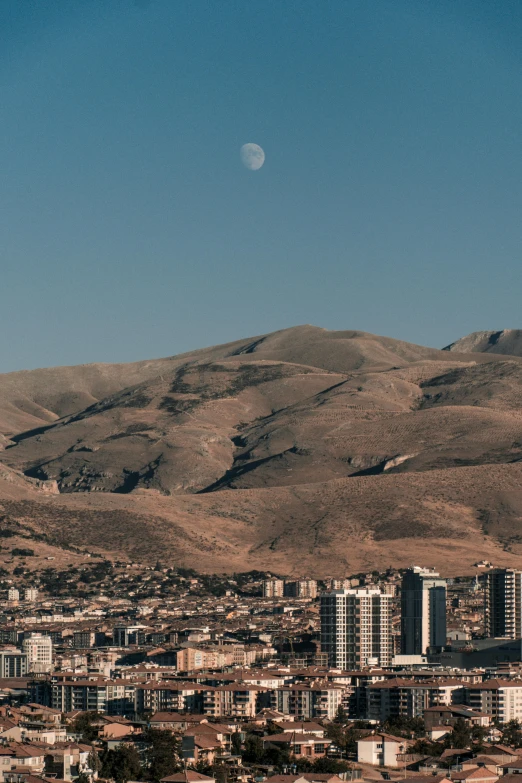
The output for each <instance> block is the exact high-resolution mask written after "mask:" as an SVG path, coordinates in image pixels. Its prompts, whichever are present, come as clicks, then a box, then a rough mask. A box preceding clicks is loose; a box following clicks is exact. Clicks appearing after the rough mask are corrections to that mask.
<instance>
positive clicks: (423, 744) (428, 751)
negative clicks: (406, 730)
mask: <svg viewBox="0 0 522 783" xmlns="http://www.w3.org/2000/svg"><path fill="white" fill-rule="evenodd" d="M441 752H442V748H441V746H440V745H439V744H437V743H436V742H430V741H429V740H427V739H418V740H417V742H416V743H415V744H414V745H412V746H411V747H410V749H409V751H408V753H418V754H419V755H420V756H440V754H441Z"/></svg>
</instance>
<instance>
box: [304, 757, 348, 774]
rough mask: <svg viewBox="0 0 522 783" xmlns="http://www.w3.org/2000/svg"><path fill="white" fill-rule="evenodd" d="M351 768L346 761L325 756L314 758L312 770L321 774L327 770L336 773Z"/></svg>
mask: <svg viewBox="0 0 522 783" xmlns="http://www.w3.org/2000/svg"><path fill="white" fill-rule="evenodd" d="M351 768H352V765H351V764H349V763H348V762H347V761H338V760H337V759H329V758H328V757H327V756H323V757H322V758H319V759H316V760H315V761H314V770H313V771H314V772H316V773H319V774H323V773H325V772H329V773H331V774H333V775H338V774H339V773H340V772H348V770H350V769H351Z"/></svg>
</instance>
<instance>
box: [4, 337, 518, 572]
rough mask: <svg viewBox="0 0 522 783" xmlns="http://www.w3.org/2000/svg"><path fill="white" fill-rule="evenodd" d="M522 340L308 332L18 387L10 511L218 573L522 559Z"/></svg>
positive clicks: (53, 528) (20, 377)
mask: <svg viewBox="0 0 522 783" xmlns="http://www.w3.org/2000/svg"><path fill="white" fill-rule="evenodd" d="M521 407H522V331H520V330H504V331H500V332H476V333H474V334H471V335H468V336H467V337H464V338H462V339H460V340H457V341H456V342H454V343H452V344H451V345H450V346H448V347H447V348H445V349H444V350H436V349H433V348H426V347H422V346H419V345H414V344H411V343H406V342H402V341H399V340H394V339H391V338H386V337H379V336H375V335H372V334H368V333H365V332H358V331H337V332H336V331H328V330H326V329H321V328H318V327H315V326H299V327H294V328H291V329H286V330H282V331H279V332H274V333H271V334H267V335H261V336H258V337H253V338H248V339H244V340H238V341H236V342H233V343H229V344H226V345H219V346H215V347H212V348H207V349H202V350H199V351H194V352H191V353H186V354H182V355H178V356H173V357H169V358H165V359H154V360H150V361H142V362H136V363H132V364H92V365H81V366H78V367H58V368H50V369H41V370H31V371H23V372H14V373H6V374H4V375H0V515H1V517H2V520H1V521H2V524H3V525H4V526H15V527H17V529H19V530H25V531H26V534H27V535H28V536H31V535H34V536H35V537H38V536H39V537H40V538H41V537H45V539H46V541H47V542H51V543H53V545H56V546H70V545H73V546H75V547H80V548H83V549H85V550H89V551H99V552H103V553H105V554H108V555H110V556H115V557H119V558H128V559H140V560H145V561H150V562H152V561H156V560H158V559H160V560H162V562H165V563H166V564H168V565H183V566H185V567H186V566H191V567H196V568H198V569H200V570H207V571H239V570H248V569H250V568H263V569H270V570H273V571H274V572H278V573H282V574H289V575H290V574H294V575H305V574H311V575H316V576H322V575H327V574H329V575H336V574H339V575H341V574H349V573H355V572H357V571H360V570H363V569H364V570H366V569H371V568H381V567H385V566H388V565H390V564H393V565H396V566H397V565H409V564H411V562H413V561H414V560H418V561H419V562H421V564H423V565H433V566H437V567H440V568H441V569H444V572H445V573H448V572H451V573H465V572H472V571H473V563H474V562H476V561H477V560H481V559H488V560H491V561H493V562H495V563H503V564H514V563H516V562H518V561H519V559H520V555H521V554H522V415H521V412H520V410H521Z"/></svg>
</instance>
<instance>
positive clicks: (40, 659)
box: [22, 633, 53, 673]
mask: <svg viewBox="0 0 522 783" xmlns="http://www.w3.org/2000/svg"><path fill="white" fill-rule="evenodd" d="M22 651H23V652H24V653H25V654H26V656H27V663H28V667H29V669H28V670H29V671H31V672H35V673H36V672H40V673H41V672H49V671H51V669H52V667H53V642H52V639H51V637H50V636H47V635H45V634H41V633H31V634H29V636H27V637H26V638H25V639H24V640H23V642H22Z"/></svg>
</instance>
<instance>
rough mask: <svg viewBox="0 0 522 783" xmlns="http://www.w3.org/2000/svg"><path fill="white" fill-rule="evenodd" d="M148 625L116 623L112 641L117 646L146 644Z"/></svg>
mask: <svg viewBox="0 0 522 783" xmlns="http://www.w3.org/2000/svg"><path fill="white" fill-rule="evenodd" d="M146 630H147V626H146V625H116V626H115V627H114V629H113V632H112V641H113V644H114V645H115V646H116V647H130V646H131V645H140V644H141V645H142V644H145V640H146V633H145V632H146Z"/></svg>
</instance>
